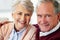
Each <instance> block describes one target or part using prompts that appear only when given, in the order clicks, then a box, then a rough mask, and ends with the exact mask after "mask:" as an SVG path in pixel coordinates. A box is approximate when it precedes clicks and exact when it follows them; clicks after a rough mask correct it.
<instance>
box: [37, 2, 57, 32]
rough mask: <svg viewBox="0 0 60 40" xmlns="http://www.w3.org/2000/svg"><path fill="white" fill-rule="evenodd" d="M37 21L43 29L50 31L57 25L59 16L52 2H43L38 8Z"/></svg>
mask: <svg viewBox="0 0 60 40" xmlns="http://www.w3.org/2000/svg"><path fill="white" fill-rule="evenodd" d="M37 21H38V25H39V28H40V30H41V31H43V32H46V31H50V30H51V29H52V28H53V27H55V26H56V25H57V22H58V16H57V15H56V14H55V12H54V6H53V4H52V3H51V2H50V3H41V5H40V6H38V9H37Z"/></svg>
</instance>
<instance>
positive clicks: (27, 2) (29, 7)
mask: <svg viewBox="0 0 60 40" xmlns="http://www.w3.org/2000/svg"><path fill="white" fill-rule="evenodd" d="M17 4H21V5H23V7H25V8H26V9H27V10H29V11H31V12H33V11H34V7H33V3H32V2H31V1H30V0H18V1H17V2H16V3H15V4H14V5H13V6H12V7H13V10H15V6H16V5H17Z"/></svg>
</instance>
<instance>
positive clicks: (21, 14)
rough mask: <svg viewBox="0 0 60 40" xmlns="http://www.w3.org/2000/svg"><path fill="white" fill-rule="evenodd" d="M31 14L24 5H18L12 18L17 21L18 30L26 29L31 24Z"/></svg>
mask: <svg viewBox="0 0 60 40" xmlns="http://www.w3.org/2000/svg"><path fill="white" fill-rule="evenodd" d="M31 14H32V13H31V12H30V11H28V10H27V9H26V8H25V7H24V6H23V5H20V4H18V5H17V6H16V7H15V10H14V12H13V15H12V16H13V18H14V20H15V24H16V25H17V28H18V29H21V28H23V27H26V26H27V25H28V24H29V22H30V18H31Z"/></svg>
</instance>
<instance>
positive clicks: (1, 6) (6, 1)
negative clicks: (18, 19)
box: [0, 0, 60, 24]
mask: <svg viewBox="0 0 60 40" xmlns="http://www.w3.org/2000/svg"><path fill="white" fill-rule="evenodd" d="M16 1H17V0H0V18H1V19H2V18H4V19H5V18H6V19H9V21H13V19H12V15H11V13H12V5H13V4H14V3H15V2H16ZM31 1H32V3H33V5H34V12H33V15H32V18H31V22H30V23H31V24H36V23H37V17H36V9H35V8H36V4H37V2H38V0H31ZM57 1H58V2H59V3H60V0H57ZM1 19H0V20H1ZM2 20H3V19H2Z"/></svg>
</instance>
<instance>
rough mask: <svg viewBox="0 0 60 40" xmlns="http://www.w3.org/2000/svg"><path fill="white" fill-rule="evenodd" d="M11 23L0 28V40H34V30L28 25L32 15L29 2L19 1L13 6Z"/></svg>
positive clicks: (31, 5)
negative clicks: (12, 20)
mask: <svg viewBox="0 0 60 40" xmlns="http://www.w3.org/2000/svg"><path fill="white" fill-rule="evenodd" d="M13 9H14V10H13V12H12V17H13V19H14V22H13V23H8V24H5V25H3V26H2V27H1V28H0V40H35V32H36V28H35V27H34V26H32V25H30V24H29V22H30V18H31V16H32V13H33V4H32V2H31V1H30V0H20V1H18V2H17V3H16V4H15V5H14V6H13Z"/></svg>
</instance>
